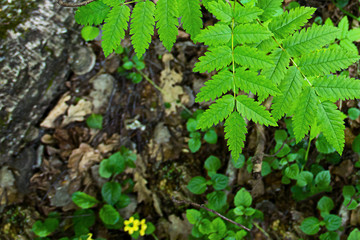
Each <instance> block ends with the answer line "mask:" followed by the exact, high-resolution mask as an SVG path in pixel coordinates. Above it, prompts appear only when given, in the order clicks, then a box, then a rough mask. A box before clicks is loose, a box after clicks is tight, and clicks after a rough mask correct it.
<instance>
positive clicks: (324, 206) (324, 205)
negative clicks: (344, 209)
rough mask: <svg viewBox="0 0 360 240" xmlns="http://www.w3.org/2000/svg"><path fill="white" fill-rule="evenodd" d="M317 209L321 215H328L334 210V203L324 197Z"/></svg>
mask: <svg viewBox="0 0 360 240" xmlns="http://www.w3.org/2000/svg"><path fill="white" fill-rule="evenodd" d="M317 208H318V209H319V210H320V212H322V213H329V212H330V211H331V210H332V209H333V208H334V202H333V200H332V199H331V198H329V197H326V196H324V197H322V198H321V199H320V200H319V202H318V204H317Z"/></svg>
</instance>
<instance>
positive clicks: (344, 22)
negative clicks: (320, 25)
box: [338, 16, 350, 40]
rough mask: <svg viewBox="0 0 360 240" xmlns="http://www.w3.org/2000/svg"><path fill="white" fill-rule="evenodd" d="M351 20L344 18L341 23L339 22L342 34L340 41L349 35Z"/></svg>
mask: <svg viewBox="0 0 360 240" xmlns="http://www.w3.org/2000/svg"><path fill="white" fill-rule="evenodd" d="M349 26H350V25H349V19H348V18H347V16H344V17H343V18H342V19H341V21H340V22H339V25H338V28H339V29H340V31H341V33H340V37H339V39H340V40H342V39H345V38H346V37H347V35H348V33H349Z"/></svg>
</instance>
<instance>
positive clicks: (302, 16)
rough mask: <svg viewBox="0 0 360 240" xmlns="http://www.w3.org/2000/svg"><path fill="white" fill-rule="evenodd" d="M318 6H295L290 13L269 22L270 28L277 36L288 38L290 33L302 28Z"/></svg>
mask: <svg viewBox="0 0 360 240" xmlns="http://www.w3.org/2000/svg"><path fill="white" fill-rule="evenodd" d="M315 11H316V8H310V7H298V8H293V9H291V10H290V11H289V13H287V12H284V13H283V14H282V15H280V16H278V17H276V18H274V19H273V20H272V21H271V23H270V24H269V30H270V31H271V32H272V33H274V35H275V36H276V37H277V38H286V37H287V36H288V35H289V34H291V33H293V32H294V31H296V30H298V29H300V28H301V27H302V26H303V25H304V24H305V23H306V22H307V21H308V19H310V18H311V15H312V14H313V13H314V12H315Z"/></svg>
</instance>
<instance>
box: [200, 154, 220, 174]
mask: <svg viewBox="0 0 360 240" xmlns="http://www.w3.org/2000/svg"><path fill="white" fill-rule="evenodd" d="M204 167H205V169H206V170H208V171H212V172H216V171H217V170H219V168H220V167H221V162H220V159H219V158H217V157H215V156H213V155H211V156H210V157H208V158H207V159H206V160H205V164H204Z"/></svg>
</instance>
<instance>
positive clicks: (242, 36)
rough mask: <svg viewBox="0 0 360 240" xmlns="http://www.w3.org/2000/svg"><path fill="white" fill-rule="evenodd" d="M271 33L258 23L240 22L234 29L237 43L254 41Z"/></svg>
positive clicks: (261, 39)
mask: <svg viewBox="0 0 360 240" xmlns="http://www.w3.org/2000/svg"><path fill="white" fill-rule="evenodd" d="M230 35H231V34H230ZM271 35H272V34H271V32H269V31H268V30H267V29H266V28H264V27H261V26H259V24H240V25H238V26H236V27H235V29H234V37H235V39H236V41H238V42H239V43H256V42H260V41H263V40H265V39H267V38H269V37H270V36H271Z"/></svg>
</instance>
